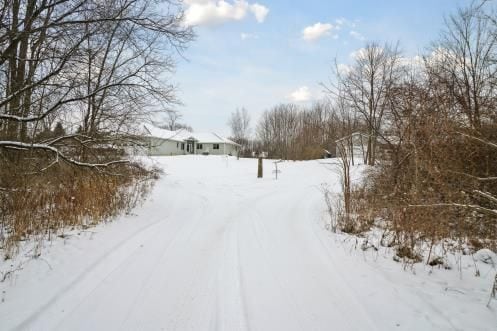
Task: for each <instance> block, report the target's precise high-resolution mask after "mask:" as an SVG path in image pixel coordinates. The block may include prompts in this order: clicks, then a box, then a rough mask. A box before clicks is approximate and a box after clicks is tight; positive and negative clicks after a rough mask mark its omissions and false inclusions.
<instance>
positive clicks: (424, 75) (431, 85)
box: [328, 2, 497, 263]
mask: <svg viewBox="0 0 497 331" xmlns="http://www.w3.org/2000/svg"><path fill="white" fill-rule="evenodd" d="M496 60H497V14H496V12H495V8H494V6H493V4H492V3H490V2H474V3H473V4H472V5H470V6H469V7H467V8H464V9H460V10H459V11H458V12H457V13H456V14H454V15H452V16H450V17H448V18H447V19H446V25H445V29H444V30H443V31H442V33H441V36H440V38H439V39H438V40H437V41H435V42H433V44H432V45H431V46H430V51H429V52H428V53H427V54H426V55H424V56H423V57H415V58H406V57H404V56H403V55H402V53H401V52H400V51H399V48H398V47H397V46H393V45H388V44H385V45H379V44H377V43H369V44H367V46H366V47H365V48H364V49H362V50H360V51H359V52H358V53H357V54H356V58H355V62H354V63H353V64H352V65H351V66H347V67H343V66H342V67H340V68H338V66H337V70H336V76H335V77H336V80H335V82H336V83H334V84H332V85H330V86H329V87H328V90H329V92H330V93H331V94H332V95H333V96H334V97H335V100H336V102H337V103H340V104H342V105H344V107H345V108H346V109H347V110H348V111H349V112H350V113H353V114H355V115H356V116H358V117H359V118H360V120H361V121H362V123H363V124H364V125H365V126H366V133H367V135H368V137H369V142H368V150H369V153H368V155H369V158H368V164H370V165H375V167H374V168H372V169H371V170H370V173H369V174H368V176H367V177H366V178H367V179H366V183H365V185H364V186H363V187H361V188H356V189H355V190H354V188H352V187H349V188H348V190H349V192H345V195H347V194H351V195H350V199H351V200H352V201H350V202H349V203H348V208H346V209H345V210H344V213H343V215H342V216H344V217H345V220H346V223H347V224H345V225H344V227H345V228H347V229H348V231H362V230H363V229H367V228H369V227H371V225H373V223H374V220H375V219H376V220H378V219H381V220H382V221H384V222H385V224H387V226H386V230H388V231H389V232H390V234H391V236H389V237H388V238H390V239H388V240H386V242H385V243H384V244H385V245H394V246H396V247H398V248H397V253H398V255H399V256H401V257H407V258H411V259H417V258H419V254H418V253H417V251H416V250H417V249H419V247H421V246H422V245H425V247H426V246H427V247H433V246H434V245H436V244H438V243H440V241H441V240H444V239H447V238H452V239H454V241H453V243H456V246H457V247H458V248H463V247H465V246H466V245H469V246H470V247H473V248H480V247H482V246H487V247H491V248H493V249H494V250H495V249H496V248H497V247H496V243H497V61H496ZM380 142H381V145H382V146H381V148H382V149H386V150H388V153H387V154H382V155H388V157H387V158H386V157H382V156H380V154H378V151H379V150H380ZM427 262H428V263H432V262H433V261H427Z"/></svg>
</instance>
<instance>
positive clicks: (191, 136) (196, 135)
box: [143, 124, 239, 146]
mask: <svg viewBox="0 0 497 331" xmlns="http://www.w3.org/2000/svg"><path fill="white" fill-rule="evenodd" d="M143 128H144V132H143V135H145V136H149V137H154V138H159V139H164V140H172V141H178V142H184V141H186V140H195V141H198V142H199V143H204V144H209V143H210V144H231V145H237V146H239V145H238V144H237V143H235V142H234V141H231V140H229V139H228V138H224V137H222V136H220V135H218V134H216V133H214V132H205V133H204V132H189V131H186V130H183V129H182V130H177V131H170V130H166V129H161V128H158V127H156V126H154V125H151V124H144V125H143Z"/></svg>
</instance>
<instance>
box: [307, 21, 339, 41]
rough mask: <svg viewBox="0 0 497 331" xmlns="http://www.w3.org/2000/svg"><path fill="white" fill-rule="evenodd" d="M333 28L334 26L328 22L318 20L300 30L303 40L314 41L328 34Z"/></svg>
mask: <svg viewBox="0 0 497 331" xmlns="http://www.w3.org/2000/svg"><path fill="white" fill-rule="evenodd" d="M333 29H336V27H335V26H333V25H332V24H330V23H321V22H318V23H316V24H314V25H310V26H308V27H306V28H305V29H304V30H303V31H302V38H304V40H306V41H314V40H317V39H319V38H322V37H324V36H328V35H330V34H331V31H332V30H333Z"/></svg>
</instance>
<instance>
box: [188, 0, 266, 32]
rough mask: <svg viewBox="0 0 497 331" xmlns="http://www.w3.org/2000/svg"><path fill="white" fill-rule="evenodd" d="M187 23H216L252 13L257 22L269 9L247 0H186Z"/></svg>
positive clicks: (262, 19) (263, 17)
mask: <svg viewBox="0 0 497 331" xmlns="http://www.w3.org/2000/svg"><path fill="white" fill-rule="evenodd" d="M185 5H186V10H185V21H184V23H185V25H187V26H194V25H216V24H222V23H225V22H228V21H240V20H242V19H244V18H245V17H246V16H247V14H250V13H252V14H253V15H254V17H255V19H256V20H257V22H259V23H262V22H264V20H265V19H266V16H267V14H268V13H269V9H268V8H267V7H265V6H263V5H261V4H258V3H253V4H250V3H249V2H247V1H246V0H233V1H230V0H218V1H216V0H185Z"/></svg>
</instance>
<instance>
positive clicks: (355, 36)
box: [349, 30, 366, 41]
mask: <svg viewBox="0 0 497 331" xmlns="http://www.w3.org/2000/svg"><path fill="white" fill-rule="evenodd" d="M349 34H350V36H351V37H353V38H355V39H357V40H361V41H364V40H366V38H364V36H363V35H362V34H360V33H359V32H357V31H355V30H352V31H350V32H349Z"/></svg>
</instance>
